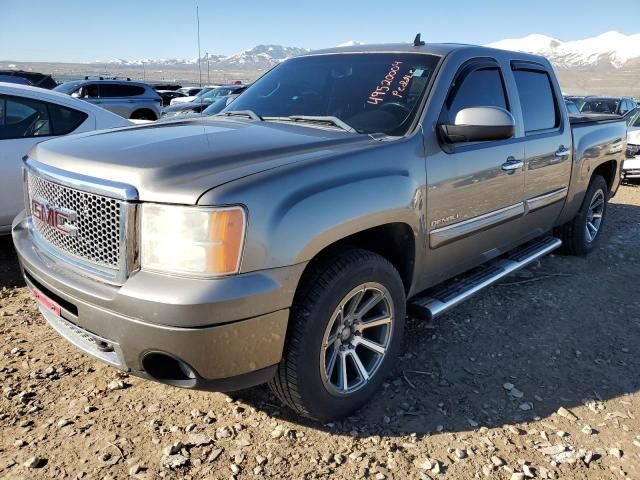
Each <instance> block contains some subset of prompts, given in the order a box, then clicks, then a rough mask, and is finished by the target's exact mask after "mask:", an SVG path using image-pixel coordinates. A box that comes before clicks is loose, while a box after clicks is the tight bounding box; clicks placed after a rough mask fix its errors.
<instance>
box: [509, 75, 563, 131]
mask: <svg viewBox="0 0 640 480" xmlns="http://www.w3.org/2000/svg"><path fill="white" fill-rule="evenodd" d="M513 75H514V77H515V80H516V85H517V87H518V95H519V97H520V106H521V108H522V116H523V119H524V130H525V133H526V134H531V133H536V132H539V131H544V130H550V129H554V128H558V127H559V126H560V114H559V112H558V108H557V105H556V99H555V95H554V93H553V86H552V84H551V78H549V74H548V73H546V72H543V71H538V70H515V71H514V72H513Z"/></svg>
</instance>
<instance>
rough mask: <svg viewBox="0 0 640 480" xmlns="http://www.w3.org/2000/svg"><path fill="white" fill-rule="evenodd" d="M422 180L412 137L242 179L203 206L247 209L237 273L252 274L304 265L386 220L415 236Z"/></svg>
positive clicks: (418, 150)
mask: <svg viewBox="0 0 640 480" xmlns="http://www.w3.org/2000/svg"><path fill="white" fill-rule="evenodd" d="M334 153H335V152H334ZM425 180H426V173H425V161H424V155H423V150H422V141H421V139H419V138H412V139H404V140H400V141H395V142H387V143H386V144H384V143H381V142H375V143H374V144H372V145H370V146H369V148H359V149H358V150H356V151H353V150H352V151H349V152H341V153H340V154H338V155H335V154H334V155H331V156H328V157H324V158H319V159H314V160H309V161H305V162H300V163H294V164H291V165H286V166H282V167H279V168H276V169H272V170H268V171H264V172H261V173H258V174H255V175H251V176H248V177H245V178H241V179H238V180H236V181H234V182H231V183H229V184H226V185H223V186H221V187H217V188H216V189H214V190H212V191H211V192H209V193H208V194H207V195H206V198H204V199H203V202H201V204H208V205H221V204H234V203H237V204H243V205H245V206H246V207H247V210H248V212H249V214H248V225H247V236H246V241H245V249H244V254H243V259H242V267H241V270H242V272H250V271H255V270H262V269H267V268H277V267H279V266H287V265H294V264H299V263H303V262H307V261H309V260H311V259H312V258H313V257H314V256H316V255H317V254H318V253H319V252H321V251H322V250H323V249H325V248H326V247H328V246H330V245H331V244H333V243H335V242H337V241H339V240H341V239H343V238H345V237H348V236H350V235H353V234H355V233H358V232H361V231H363V230H367V229H370V228H373V227H377V226H380V225H384V224H388V223H405V224H407V225H409V227H410V228H411V229H412V230H413V231H414V234H415V235H416V237H417V236H418V235H419V234H420V232H421V231H422V230H423V225H424V219H423V211H424V204H423V199H424V198H425V196H424V191H423V189H424V184H425ZM417 244H418V243H417V242H416V245H417Z"/></svg>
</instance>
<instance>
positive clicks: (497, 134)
mask: <svg viewBox="0 0 640 480" xmlns="http://www.w3.org/2000/svg"><path fill="white" fill-rule="evenodd" d="M439 130H440V134H441V135H442V138H444V140H445V141H447V142H448V143H460V142H485V141H488V140H506V139H509V138H512V137H513V136H514V135H515V133H516V121H515V119H514V118H513V115H511V113H509V112H508V111H507V110H505V109H504V108H499V107H471V108H464V109H462V110H460V111H459V112H458V114H457V115H456V118H455V121H454V123H453V125H448V124H440V125H439Z"/></svg>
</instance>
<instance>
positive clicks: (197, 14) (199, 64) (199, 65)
mask: <svg viewBox="0 0 640 480" xmlns="http://www.w3.org/2000/svg"><path fill="white" fill-rule="evenodd" d="M196 20H197V22H198V73H199V75H200V86H202V65H201V64H202V62H201V57H200V11H199V10H198V5H196Z"/></svg>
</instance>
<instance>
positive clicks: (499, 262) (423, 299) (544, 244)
mask: <svg viewBox="0 0 640 480" xmlns="http://www.w3.org/2000/svg"><path fill="white" fill-rule="evenodd" d="M560 245H562V241H561V240H560V239H558V238H555V237H544V238H539V239H536V240H533V241H531V242H529V243H526V244H524V245H522V246H520V247H518V248H516V249H514V250H512V251H510V252H509V253H507V254H505V255H504V256H502V257H498V258H497V259H495V260H491V261H490V262H487V263H485V264H483V265H481V266H480V267H478V268H475V269H473V270H471V271H469V272H467V273H464V274H462V275H459V276H458V277H455V278H454V279H452V280H448V281H446V282H444V283H441V284H440V285H436V286H435V287H433V288H430V289H428V290H425V291H424V292H423V293H421V294H420V295H419V296H418V297H416V298H414V299H413V300H412V301H411V303H410V304H409V308H410V311H412V313H413V314H414V315H415V316H416V317H418V318H427V319H429V320H431V319H434V318H436V317H438V316H440V315H442V314H443V313H444V312H446V311H447V310H449V309H451V308H453V307H455V306H456V305H458V304H459V303H462V302H464V301H465V300H467V299H468V298H469V297H471V296H472V295H474V294H476V293H478V292H479V291H480V290H482V289H483V288H485V287H488V286H489V285H491V284H493V283H495V282H497V281H498V280H500V279H501V278H504V277H506V276H507V275H509V274H511V273H513V272H515V271H516V270H520V269H521V268H523V267H526V266H527V265H528V264H529V263H531V262H533V261H534V260H537V259H538V258H540V257H543V256H545V255H547V254H548V253H550V252H552V251H553V250H555V249H556V248H558V247H560Z"/></svg>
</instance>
